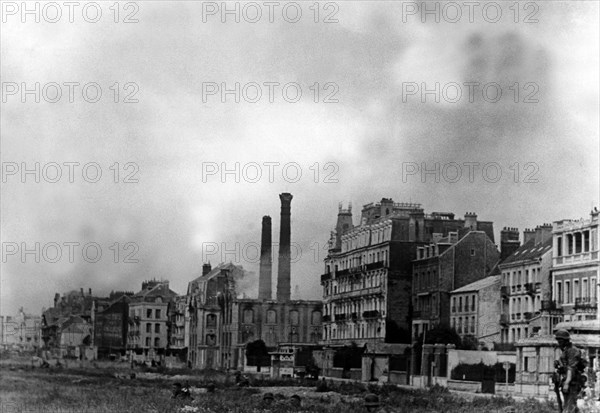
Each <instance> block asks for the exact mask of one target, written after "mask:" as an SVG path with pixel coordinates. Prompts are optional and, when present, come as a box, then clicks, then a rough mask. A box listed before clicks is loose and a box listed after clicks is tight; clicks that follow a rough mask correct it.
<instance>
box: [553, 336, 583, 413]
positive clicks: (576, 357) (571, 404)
mask: <svg viewBox="0 0 600 413" xmlns="http://www.w3.org/2000/svg"><path fill="white" fill-rule="evenodd" d="M554 337H555V338H556V341H557V342H558V346H559V347H560V349H561V351H562V353H561V355H560V358H559V360H558V361H559V364H560V367H561V368H560V372H561V383H562V386H561V390H562V394H563V399H564V402H563V410H562V411H563V413H579V409H578V408H577V395H578V394H579V392H580V391H581V377H580V376H581V372H580V371H579V368H580V366H581V365H582V360H581V350H579V349H578V348H577V347H575V346H574V345H573V344H572V343H571V336H570V334H569V332H568V331H566V330H558V331H557V332H556V333H555V334H554Z"/></svg>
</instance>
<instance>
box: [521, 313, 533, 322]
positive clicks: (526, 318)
mask: <svg viewBox="0 0 600 413" xmlns="http://www.w3.org/2000/svg"><path fill="white" fill-rule="evenodd" d="M523 318H524V319H525V321H529V320H531V319H532V318H533V313H529V312H527V313H523Z"/></svg>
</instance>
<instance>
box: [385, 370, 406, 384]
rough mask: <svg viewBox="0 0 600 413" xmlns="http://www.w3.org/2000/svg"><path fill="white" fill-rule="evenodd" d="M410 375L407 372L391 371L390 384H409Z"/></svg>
mask: <svg viewBox="0 0 600 413" xmlns="http://www.w3.org/2000/svg"><path fill="white" fill-rule="evenodd" d="M409 378H410V377H409V375H408V374H407V373H406V372H405V371H390V379H389V381H390V383H394V384H409V382H408V379H409Z"/></svg>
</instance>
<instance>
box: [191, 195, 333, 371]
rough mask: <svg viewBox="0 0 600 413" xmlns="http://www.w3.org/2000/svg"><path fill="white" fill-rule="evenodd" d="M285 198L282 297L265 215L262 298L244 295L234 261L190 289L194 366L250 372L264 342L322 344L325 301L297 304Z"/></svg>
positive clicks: (272, 345)
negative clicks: (252, 350)
mask: <svg viewBox="0 0 600 413" xmlns="http://www.w3.org/2000/svg"><path fill="white" fill-rule="evenodd" d="M279 198H280V200H281V224H280V243H279V245H280V247H279V259H278V271H277V290H276V297H275V298H273V291H272V288H271V285H272V282H271V277H272V250H271V249H272V243H271V218H270V217H268V216H265V217H263V220H262V231H261V256H260V268H259V288H258V298H245V297H238V294H239V292H238V291H237V290H236V285H237V284H239V282H240V281H241V279H242V278H243V277H244V276H245V270H244V269H243V268H242V267H241V266H236V265H234V264H232V263H227V264H220V265H218V266H216V267H215V268H212V267H211V265H210V264H204V265H203V269H202V274H201V275H200V276H199V277H197V278H196V279H194V280H192V281H191V282H190V283H189V285H188V291H187V309H186V311H187V319H188V320H189V331H188V334H189V339H188V341H189V352H188V365H190V366H192V367H194V368H199V369H203V368H212V369H248V368H253V367H254V366H249V365H248V360H247V357H246V353H245V352H246V347H247V345H248V344H249V343H252V342H255V341H257V340H262V341H263V342H264V343H265V344H266V346H267V348H268V349H270V350H275V349H276V348H277V346H278V345H279V344H282V343H296V344H310V343H313V344H316V343H317V342H318V341H319V340H320V338H321V334H322V332H321V318H322V317H321V316H322V303H321V301H317V300H314V301H311V300H291V256H290V240H291V219H290V217H291V201H292V195H291V194H289V193H283V194H280V196H279ZM258 367H260V366H258Z"/></svg>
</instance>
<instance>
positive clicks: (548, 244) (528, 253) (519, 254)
mask: <svg viewBox="0 0 600 413" xmlns="http://www.w3.org/2000/svg"><path fill="white" fill-rule="evenodd" d="M551 249H552V238H549V239H547V240H546V241H544V242H541V243H538V244H536V243H535V240H534V239H530V240H529V241H527V242H526V243H525V244H523V245H521V246H520V247H519V249H518V250H516V251H515V252H513V253H512V254H511V255H509V256H508V257H507V258H506V259H505V260H504V261H502V262H501V263H500V266H501V267H503V266H505V265H507V264H515V263H521V262H524V261H532V260H537V259H538V258H541V257H542V256H543V255H544V254H545V253H547V252H548V251H549V250H551Z"/></svg>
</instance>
